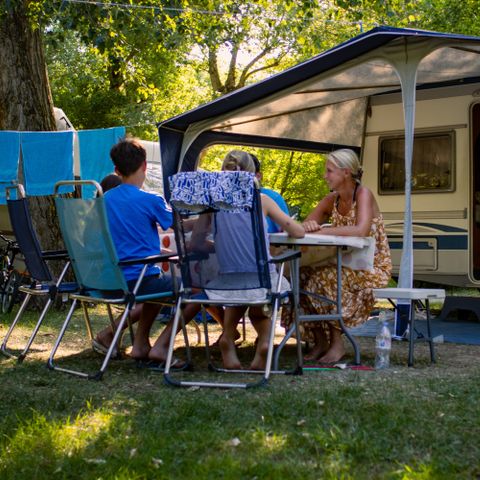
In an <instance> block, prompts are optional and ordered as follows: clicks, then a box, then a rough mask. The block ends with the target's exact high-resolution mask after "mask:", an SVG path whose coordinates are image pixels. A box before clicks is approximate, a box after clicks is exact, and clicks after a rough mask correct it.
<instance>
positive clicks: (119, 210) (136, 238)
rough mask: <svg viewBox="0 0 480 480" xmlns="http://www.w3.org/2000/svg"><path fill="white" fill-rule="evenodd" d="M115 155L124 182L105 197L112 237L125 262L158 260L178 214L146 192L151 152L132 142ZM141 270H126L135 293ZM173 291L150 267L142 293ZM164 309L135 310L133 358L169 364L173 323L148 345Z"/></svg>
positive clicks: (117, 148)
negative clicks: (166, 233)
mask: <svg viewBox="0 0 480 480" xmlns="http://www.w3.org/2000/svg"><path fill="white" fill-rule="evenodd" d="M110 156H111V158H112V161H113V164H114V165H115V173H116V174H117V175H119V176H120V177H121V179H122V184H121V185H119V186H118V187H116V188H113V189H111V190H109V191H108V192H106V194H105V204H106V209H107V216H108V221H109V226H110V233H111V235H112V239H113V243H114V244H115V247H116V250H117V255H118V257H119V259H120V260H125V259H131V258H143V257H148V256H150V255H158V254H159V253H160V251H161V247H160V238H159V235H158V225H159V226H160V227H161V228H162V229H163V230H166V229H168V228H169V227H171V225H172V220H173V215H172V211H171V209H170V207H169V206H168V205H167V204H166V202H165V200H164V198H163V197H162V196H161V195H159V194H157V193H152V192H145V191H144V190H142V189H141V188H142V186H143V183H144V181H145V177H146V170H147V162H146V151H145V149H144V148H143V146H142V144H141V143H140V142H139V141H138V140H136V139H133V138H127V139H124V140H121V141H119V142H118V143H117V144H116V145H114V146H113V148H112V149H111V151H110ZM141 269H142V265H141V264H137V265H128V266H124V267H122V270H123V273H124V275H125V280H126V281H127V284H128V286H129V288H130V289H133V286H134V285H135V283H136V281H137V279H138V277H139V275H140V272H141ZM172 289H173V284H172V278H171V276H169V275H164V274H163V273H162V272H161V270H160V268H159V267H158V266H157V265H149V267H148V268H147V271H146V273H145V277H144V278H143V281H142V284H141V286H140V289H139V291H138V293H139V294H149V293H158V292H168V291H172ZM160 308H161V305H159V304H154V303H144V304H143V305H142V306H141V308H138V309H136V315H137V316H138V317H139V320H138V327H137V332H136V335H135V340H134V344H133V347H132V351H131V356H132V357H133V358H134V359H137V360H150V361H156V362H163V361H164V360H165V356H166V345H167V344H168V340H169V338H170V332H171V327H170V324H169V325H168V326H167V328H165V329H164V330H163V331H162V334H161V335H160V337H159V338H158V339H157V341H156V342H155V344H154V346H153V347H151V345H150V340H149V336H150V329H151V327H152V324H153V321H154V320H155V317H156V316H157V314H158V313H159V311H160ZM135 320H136V319H135Z"/></svg>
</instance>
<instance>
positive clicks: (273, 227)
mask: <svg viewBox="0 0 480 480" xmlns="http://www.w3.org/2000/svg"><path fill="white" fill-rule="evenodd" d="M260 192H261V193H264V194H265V195H267V196H268V197H270V198H271V199H272V200H274V202H275V203H276V204H277V205H278V206H279V207H280V210H281V211H282V212H284V213H286V214H287V215H290V213H289V211H288V206H287V202H286V201H285V200H284V199H283V197H282V196H281V195H280V194H279V193H278V192H276V191H275V190H271V189H270V188H263V187H262V188H261V189H260ZM267 225H268V233H278V232H280V231H281V228H280V227H279V226H278V225H277V224H276V223H275V222H274V221H273V220H272V219H270V218H268V217H267Z"/></svg>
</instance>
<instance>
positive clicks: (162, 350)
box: [148, 303, 201, 362]
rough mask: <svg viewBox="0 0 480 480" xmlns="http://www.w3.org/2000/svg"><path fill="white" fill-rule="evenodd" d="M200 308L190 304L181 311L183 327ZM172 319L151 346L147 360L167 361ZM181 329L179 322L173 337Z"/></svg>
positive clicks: (197, 305)
mask: <svg viewBox="0 0 480 480" xmlns="http://www.w3.org/2000/svg"><path fill="white" fill-rule="evenodd" d="M200 308H201V306H200V305H199V304H195V303H191V304H189V305H187V306H186V307H185V308H183V310H182V315H183V318H184V321H185V325H186V324H187V323H188V322H190V320H191V319H192V318H193V317H194V316H195V315H196V314H197V313H198V312H199V311H200ZM172 328H173V319H172V320H170V321H169V322H168V323H167V325H166V327H165V328H164V329H163V330H162V333H161V334H160V336H159V337H158V338H157V340H156V341H155V343H154V344H153V347H152V349H151V350H150V352H149V354H148V358H149V359H150V360H153V361H155V362H164V361H165V360H166V359H167V352H168V344H169V342H170V336H171V334H172ZM181 329H182V325H181V323H180V322H179V324H178V328H177V331H176V332H175V335H176V334H177V333H178V332H179V331H180V330H181Z"/></svg>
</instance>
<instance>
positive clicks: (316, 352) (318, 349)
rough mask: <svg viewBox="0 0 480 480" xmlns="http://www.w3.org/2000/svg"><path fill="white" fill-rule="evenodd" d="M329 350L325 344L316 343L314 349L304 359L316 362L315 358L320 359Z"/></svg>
mask: <svg viewBox="0 0 480 480" xmlns="http://www.w3.org/2000/svg"><path fill="white" fill-rule="evenodd" d="M327 352H328V350H325V346H324V345H314V347H313V348H312V350H310V352H309V353H308V354H307V355H305V356H304V357H303V359H304V360H305V361H306V362H314V361H315V360H318V359H319V358H320V357H322V356H323V355H325V354H326V353H327Z"/></svg>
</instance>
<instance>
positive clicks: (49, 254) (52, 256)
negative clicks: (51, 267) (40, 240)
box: [42, 250, 68, 260]
mask: <svg viewBox="0 0 480 480" xmlns="http://www.w3.org/2000/svg"><path fill="white" fill-rule="evenodd" d="M42 258H43V259H44V260H65V259H67V258H68V252H67V251H66V250H44V251H43V252H42Z"/></svg>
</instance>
